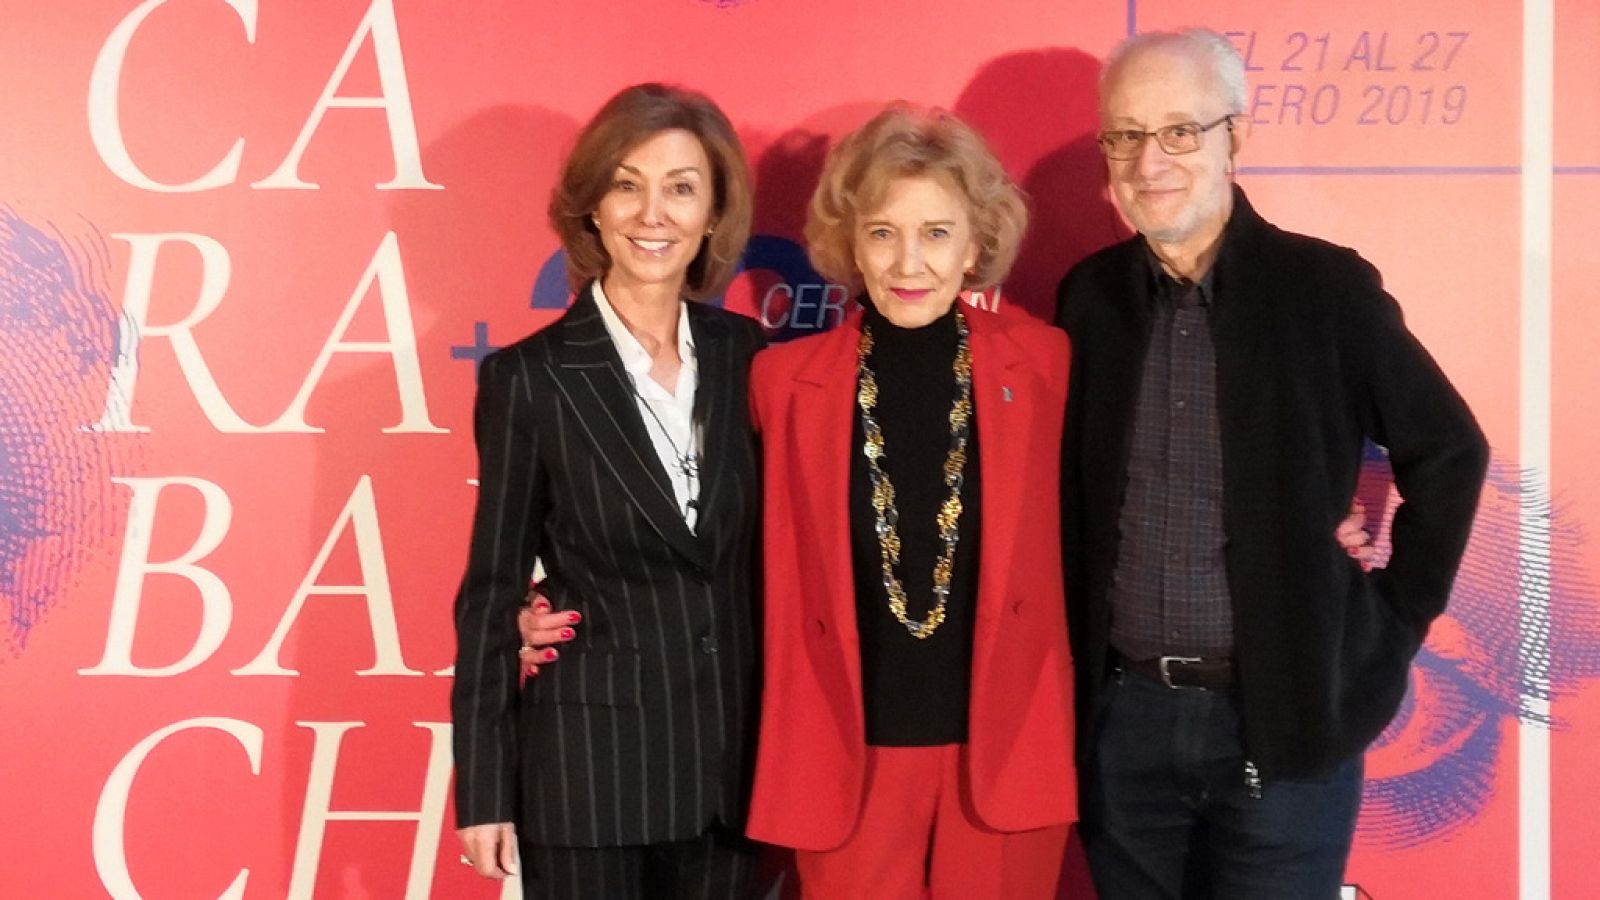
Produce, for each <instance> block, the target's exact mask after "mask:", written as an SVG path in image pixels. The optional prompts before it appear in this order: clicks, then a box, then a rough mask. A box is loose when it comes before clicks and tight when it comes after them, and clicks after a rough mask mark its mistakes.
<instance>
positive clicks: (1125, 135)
mask: <svg viewBox="0 0 1600 900" xmlns="http://www.w3.org/2000/svg"><path fill="white" fill-rule="evenodd" d="M1236 115H1238V113H1229V114H1228V115H1225V116H1223V117H1222V118H1220V119H1218V120H1216V121H1215V122H1212V123H1211V124H1210V125H1201V124H1200V123H1199V122H1179V123H1178V124H1176V125H1168V126H1166V127H1164V128H1157V129H1156V130H1155V131H1140V130H1138V129H1136V128H1125V129H1120V130H1116V131H1102V132H1100V134H1099V135H1098V136H1097V137H1096V140H1097V141H1099V143H1100V150H1101V151H1102V152H1104V153H1105V155H1106V158H1107V159H1136V158H1138V156H1139V152H1140V151H1141V150H1143V149H1144V142H1145V139H1146V138H1149V137H1154V138H1155V139H1156V143H1157V144H1160V145H1161V149H1162V150H1164V151H1166V153H1167V155H1168V156H1182V155H1183V154H1185V153H1193V152H1195V151H1196V150H1199V149H1200V144H1201V138H1202V136H1203V135H1205V133H1206V132H1208V131H1210V130H1211V129H1213V128H1215V127H1217V126H1218V125H1221V124H1223V123H1224V122H1226V123H1227V125H1228V130H1229V131H1230V132H1231V131H1233V117H1234V116H1236Z"/></svg>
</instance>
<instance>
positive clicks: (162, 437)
mask: <svg viewBox="0 0 1600 900" xmlns="http://www.w3.org/2000/svg"><path fill="white" fill-rule="evenodd" d="M1184 25H1206V26H1209V27H1212V28H1215V29H1217V30H1219V31H1224V32H1227V33H1228V34H1229V36H1230V37H1231V38H1232V39H1233V40H1234V41H1235V43H1236V45H1237V46H1238V47H1239V49H1240V50H1241V52H1242V53H1244V54H1245V57H1246V60H1247V63H1248V65H1249V68H1250V77H1251V88H1250V95H1249V96H1250V104H1249V109H1248V111H1247V115H1248V116H1249V117H1250V119H1251V121H1252V136H1251V139H1250V142H1249V144H1248V146H1247V148H1246V152H1245V156H1244V157H1243V159H1242V163H1243V168H1242V170H1241V175H1240V179H1241V182H1242V183H1243V184H1244V185H1245V186H1246V188H1247V189H1248V190H1250V192H1251V197H1252V200H1253V202H1254V203H1255V204H1256V205H1257V207H1258V208H1259V209H1261V210H1262V211H1263V213H1264V214H1265V215H1266V216H1267V217H1268V218H1269V219H1271V220H1273V221H1275V222H1276V223H1278V224H1280V225H1282V226H1284V227H1286V228H1289V229H1291V230H1296V231H1302V232H1307V233H1311V234H1315V235H1318V236H1320V237H1324V238H1328V239H1330V240H1333V241H1336V242H1339V243H1342V244H1346V245H1349V246H1352V247H1355V248H1357V249H1359V250H1360V251H1361V252H1362V253H1363V254H1364V255H1365V256H1367V258H1368V259H1370V260H1372V261H1373V262H1374V263H1375V264H1376V265H1378V267H1379V268H1380V269H1382V271H1383V272H1384V275H1385V278H1386V282H1387V284H1388V286H1389V287H1390V289H1391V291H1392V292H1393V293H1394V294H1395V295H1396V296H1397V297H1398V298H1399V299H1400V301H1401V303H1402V305H1403V307H1404V309H1405V312H1406V315H1407V319H1408V322H1409V324H1410V326H1411V328H1412V329H1413V330H1414V331H1415V332H1416V333H1417V334H1418V335H1419V336H1420V337H1421V338H1422V340H1423V341H1424V342H1425V343H1426V344H1427V345H1428V347H1429V348H1430V349H1431V350H1432V352H1433V353H1434V354H1435V356H1436V357H1437V358H1438V360H1439V361H1440V363H1441V365H1442V366H1443V367H1444V369H1445V370H1446V372H1447V373H1449V375H1450V377H1451V378H1452V379H1453V380H1454V381H1455V383H1456V384H1457V385H1458V386H1459V387H1460V389H1461V390H1462V392H1463V393H1464V394H1465V395H1466V397H1467V398H1468V400H1469V402H1470V403H1471V404H1472V406H1473V408H1474V410H1475V411H1476V413H1477V414H1478V416H1479V418H1480V420H1481V422H1482V424H1483V426H1484V428H1485V430H1486V431H1487V433H1488V435H1489V438H1490V441H1491V444H1492V445H1493V448H1494V453H1495V463H1494V468H1493V470H1492V472H1491V475H1490V479H1489V483H1488V485H1487V486H1486V488H1485V492H1484V496H1483V505H1482V508H1481V513H1480V517H1479V521H1478V525H1477V527H1476V531H1475V534H1474V537H1473V541H1472V545H1471V548H1470V551H1469V557H1468V560H1467V563H1466V565H1465V567H1464V569H1463V573H1462V576H1461V579H1460V581H1459V584H1458V586H1457V588H1456V591H1455V595H1454V597H1453V599H1452V605H1451V611H1450V612H1449V613H1448V614H1447V615H1446V617H1445V618H1444V619H1442V620H1441V621H1440V623H1439V625H1438V626H1437V627H1436V628H1435V630H1434V633H1433V634H1432V636H1431V638H1430V640H1429V643H1428V645H1427V647H1426V648H1425V650H1424V652H1423V654H1422V655H1421V656H1420V657H1419V659H1418V662H1417V665H1416V667H1415V669H1414V671H1413V679H1412V690H1411V694H1410V696H1409V698H1408V700H1407V703H1406V706H1405V708H1404V709H1403V710H1402V712H1401V714H1400V716H1399V718H1398V719H1397V720H1396V722H1395V724H1394V725H1393V726H1392V727H1391V728H1390V729H1389V731H1388V732H1387V733H1386V734H1385V735H1384V737H1383V738H1382V739H1381V740H1380V741H1379V742H1378V744H1377V745H1376V746H1375V747H1374V748H1373V750H1372V752H1371V754H1370V756H1369V759H1368V767H1367V773H1368V786H1367V795H1366V804H1365V806H1364V810H1363V815H1362V820H1361V823H1360V827H1359V831H1358V835H1357V845H1356V852H1355V855H1354V858H1353V860H1352V862H1351V866H1350V873H1349V880H1350V881H1351V882H1352V883H1353V884H1359V885H1360V889H1361V890H1364V891H1365V892H1366V893H1367V894H1368V895H1370V896H1371V897H1373V898H1376V900H1406V898H1415V897H1422V896H1439V897H1459V898H1481V900H1504V898H1509V897H1520V898H1525V900H1531V898H1537V897H1548V896H1554V897H1559V898H1570V900H1577V898H1581V897H1587V896H1592V891H1593V888H1592V887H1591V886H1590V882H1591V880H1592V879H1591V876H1590V875H1589V874H1588V863H1587V861H1586V858H1587V854H1588V852H1589V850H1590V848H1592V847H1593V846H1594V845H1595V844H1596V843H1597V841H1600V826H1596V825H1595V824H1594V817H1593V816H1592V815H1591V814H1590V813H1591V811H1592V808H1593V805H1594V802H1595V801H1596V799H1600V774H1597V772H1596V768H1595V766H1594V765H1593V764H1592V751H1588V748H1592V747H1594V746H1595V742H1596V741H1597V740H1600V692H1597V689H1596V688H1595V686H1594V680H1595V677H1596V676H1597V675H1600V611H1597V606H1596V604H1597V591H1596V588H1595V584H1596V573H1597V571H1600V559H1597V555H1600V554H1597V548H1596V545H1595V544H1594V543H1593V542H1591V541H1590V540H1589V539H1588V538H1587V534H1588V532H1589V530H1592V529H1593V528H1594V527H1596V523H1597V517H1600V474H1596V470H1595V467H1594V466H1593V465H1592V462H1591V461H1592V460H1593V459H1594V458H1595V457H1596V456H1597V455H1600V429H1597V428H1596V426H1595V421H1596V420H1595V417H1594V415H1593V413H1592V410H1591V409H1590V408H1589V406H1588V404H1589V403H1591V402H1593V400H1592V397H1590V396H1589V394H1590V392H1591V391H1592V389H1593V385H1595V384H1600V359H1597V355H1596V354H1595V353H1594V352H1593V351H1592V344H1593V342H1594V339H1595V338H1596V337H1597V336H1600V311H1597V309H1596V306H1595V303H1594V288H1593V285H1594V284H1596V283H1597V282H1600V262H1597V257H1596V255H1595V254H1594V253H1593V252H1590V251H1586V250H1585V249H1584V244H1586V238H1585V237H1584V236H1583V235H1584V234H1585V233H1586V230H1587V229H1588V228H1591V227H1593V219H1594V214H1593V210H1594V209H1595V208H1596V206H1597V205H1600V150H1597V149H1596V148H1600V118H1597V117H1596V116H1595V111H1596V109H1600V63H1597V61H1596V55H1595V53H1594V47H1595V46H1596V45H1600V4H1597V3H1596V2H1595V0H1558V2H1553V3H1552V2H1549V0H1545V2H1532V0H1530V2H1527V3H1509V2H1491V3H1484V4H1477V5H1475V6H1474V5H1464V4H1451V3H1442V2H1437V0H1402V2H1400V3H1382V2H1376V0H1353V2H1350V3H1345V4H1324V5H1322V6H1321V7H1317V8H1314V9H1313V8H1311V7H1306V6H1299V7H1297V6H1295V5H1284V4H1268V3H1251V2H1242V0H1231V2H1230V0H1191V2H1184V3H1178V2H1175V0H1126V2H1121V0H1097V2H1092V3H1091V2H1079V3H1061V2H1045V0H1016V2H1008V3H993V2H977V0H942V2H937V3H929V2H920V3H918V2H909V0H881V2H875V3H858V2H852V0H806V2H797V0H608V2H604V3H560V4H554V3H541V4H534V3H526V2H509V0H479V2H473V3H446V2H440V0H314V2H313V0H143V2H137V0H76V2H64V3H22V2H20V0H0V48H3V51H4V52H3V53H0V83H3V84H5V85H6V86H7V87H6V89H5V90H4V91H0V122H3V123H4V124H5V133H6V136H5V138H4V142H3V145H0V146H3V150H0V321H3V323H4V327H3V330H0V342H3V352H0V443H3V448H0V529H3V533H0V606H3V608H4V611H5V613H6V618H5V620H4V623H3V624H0V796H3V797H4V798H5V811H4V813H3V814H0V835H3V836H4V846H5V848H6V850H7V855H8V859H9V862H8V863H7V865H6V866H4V868H3V872H0V896H6V897H96V896H107V895H109V896H112V897H116V898H135V897H143V898H148V900H157V898H194V897H230V898H239V897H244V898H251V897H263V898H264V897H282V896H289V897H296V898H305V897H311V896H314V895H315V896H323V897H351V898H362V897H401V896H404V897H428V896H440V897H445V896H448V897H493V896H496V888H495V886H494V885H492V884H490V883H488V882H484V881H482V880H481V879H478V878H477V877H476V876H474V875H473V874H471V873H470V872H469V871H468V870H466V868H465V867H462V866H459V865H457V864H456V863H455V861H454V860H455V857H456V854H457V852H458V850H457V847H456V842H455V838H454V836H453V835H452V833H451V832H452V830H453V815H454V814H453V811H452V809H451V802H450V779H451V766H450V750H449V744H450V729H449V715H448V708H447V703H446V699H447V695H448V691H449V687H450V677H451V672H450V670H449V666H450V663H451V658H452V654H453V634H452V628H451V618H450V610H451V602H452V599H453V596H454V589H455V585H456V582H457V579H458V578H459V576H460V570H461V566H462V562H463V558H464V554H465V550H466V540H467V529H468V521H469V515H470V511H471V507H472V503H473V499H474V485H473V481H472V479H473V478H474V474H475V472H474V465H475V464H474V456H473V448H472V438H471V430H470V426H471V421H470V419H471V398H472V393H473V385H474V373H475V363H476V361H477V360H478V359H479V358H481V356H482V355H483V354H484V353H485V352H486V351H487V350H488V349H491V348H493V347H495V346H500V345H504V344H508V343H510V342H512V341H514V340H516V339H517V338H519V337H521V336H522V335H524V334H527V333H528V332H530V331H532V330H535V329H537V328H540V327H543V326H544V325H546V324H547V323H549V322H550V321H551V320H552V319H553V318H554V317H555V316H556V315H558V314H559V312H560V310H561V309H562V308H563V307H564V306H565V304H566V302H567V299H568V298H567V293H566V287H565V279H564V274H563V273H564V268H563V266H564V263H563V261H562V259H561V257H560V255H559V253H558V249H559V247H558V244H557V241H556V240H555V237H554V235H553V234H552V232H551V231H550V229H549V228H548V226H547V225H546V223H545V220H544V208H545V204H546V201H547V198H548V196H549V192H550V189H551V187H552V184H553V181H554V178H555V175H556V170H557V166H558V164H559V161H560V160H561V159H562V157H563V156H564V154H565V153H566V151H567V150H568V148H569V147H570V144H571V142H572V140H573V138H574V136H575V135H576V133H577V130H578V128H579V127H580V125H581V124H582V123H583V122H584V121H585V120H586V119H587V118H588V117H589V116H590V115H591V114H592V113H593V112H594V111H595V110H596V109H597V108H598V106H599V105H600V104H601V102H603V101H604V100H605V99H606V98H607V97H609V96H610V95H611V94H613V93H615V92H616V91H617V90H618V89H619V88H621V87H623V86H625V85H628V84H632V83H636V82H640V81H647V80H662V81H670V82H676V83H680V84H683V85H687V86H690V87H694V88H697V89H700V90H703V91H705V92H707V93H708V94H710V95H711V96H712V97H713V98H715V99H716V100H717V101H718V103H719V104H721V105H722V107H723V108H724V109H725V110H726V111H727V112H728V113H729V115H730V117H731V118H732V119H733V120H734V122H735V124H736V125H737V127H738V129H739V132H740V135H741V137H742V138H743V140H744V142H745V145H746V147H747V149H748V151H749V153H750V158H751V163H752V167H753V169H754V174H755V183H756V192H757V195H756V204H757V208H756V222H755V238H754V239H753V240H752V243H751V245H750V248H749V250H748V252H747V254H746V258H745V260H744V269H743V271H742V272H741V274H740V275H739V276H738V278H737V279H736V281H735V282H734V284H733V286H732V287H731V288H730V289H729V291H728V293H727V295H726V297H725V298H724V299H723V300H722V301H721V302H723V303H724V304H725V305H726V306H728V307H729V308H732V309H735V310H738V311H740V312H743V313H746V314H748V315H751V316H755V317H757V318H758V319H760V320H761V321H762V323H763V324H764V325H765V326H766V327H767V328H768V330H769V332H770V333H771V334H772V336H773V337H774V338H775V339H784V338H788V337H793V336H796V335H802V334H806V333H810V332H813V331H816V330H818V329H821V328H826V327H830V326H831V325H833V324H835V323H836V322H837V321H838V319H839V318H840V316H841V315H842V312H843V309H844V307H845V305H846V304H847V302H848V298H847V297H846V295H845V292H844V290H843V289H842V288H840V287H839V286H836V285H829V284H827V283H825V282H824V281H823V280H822V279H820V278H819V277H818V276H817V275H816V274H815V273H814V272H813V271H812V270H811V268H810V266H809V265H808V264H807V262H806V260H805V256H804V252H803V249H802V245H801V241H800V232H801V227H802V223H803V219H804V208H805V200H806V198H807V197H808V196H809V193H810V190H811V188H812V186H813V185H814V184H815V179H816V176H817V173H818V171H819V169H820V166H821V163H822V159H823V156H824V153H825V152H826V149H827V147H828V145H829V142H830V141H831V140H832V139H834V138H836V137H838V136H839V135H840V134H842V133H843V132H845V131H847V130H848V129H850V128H852V127H854V126H855V125H858V124H860V123H861V122H862V121H864V120H865V118H866V117H867V116H869V115H870V114H872V113H873V112H875V111H876V110H878V109H879V108H881V106H882V105H883V104H884V103H885V102H887V101H889V100H893V99H896V98H904V99H908V100H912V101H916V102H919V103H925V104H934V105H940V106H944V107H947V108H949V109H952V110H954V111H955V112H957V113H958V114H960V115H961V116H963V117H964V118H966V119H967V120H968V121H969V122H971V123H972V124H973V125H975V126H976V127H978V128H979V129H980V130H981V131H982V132H983V133H984V134H985V135H986V136H987V137H988V138H989V140H990V141H991V142H992V145H993V147H994V149H995V150H996V152H997V154H998V155H999V157H1000V158H1001V160H1002V161H1003V162H1004V163H1005V165H1006V166H1007V168H1008V170H1009V171H1010V172H1011V173H1012V175H1013V176H1014V177H1015V178H1016V179H1017V181H1018V182H1019V183H1020V184H1021V185H1022V186H1023V187H1024V188H1025V189H1026V191H1027V193H1028V194H1029V196H1030V198H1031V201H1032V204H1033V208H1034V211H1035V226H1034V228H1033V231H1032V233H1031V234H1030V236H1029V238H1028V241H1027V243H1026V245H1025V247H1024V249H1023V253H1022V256H1021V259H1020V261H1019V263H1018V265H1017V268H1016V271H1015V272H1014V274H1013V276H1012V278H1011V279H1010V280H1009V281H1008V282H1007V283H1006V284H1005V285H1004V286H1003V287H1002V288H1001V289H999V290H998V291H990V292H987V293H986V294H984V295H981V296H977V297H974V298H972V300H973V302H974V303H975V304H976V305H978V306H980V307H983V308H985V309H988V310H991V311H996V312H998V314H1001V315H1033V316H1048V314H1049V311H1050V307H1051V304H1052V302H1053V296H1054V285H1055V283H1056V281H1057V280H1058V279H1059V278H1060V277H1061V275H1062V274H1063V273H1065V271H1066V270H1067V268H1068V267H1069V266H1070V265H1071V264H1072V263H1073V262H1075V261H1076V260H1078V259H1079V258H1081V257H1082V256H1084V255H1085V254H1087V253H1088V252H1090V251H1092V250H1094V249H1097V248H1098V247H1101V246H1103V245H1105V244H1106V243H1108V242H1110V241H1113V240H1115V239H1118V238H1120V237H1121V236H1123V235H1125V234H1126V233H1127V231H1126V226H1124V225H1123V223H1122V222H1121V221H1120V219H1119V218H1118V217H1117V215H1116V213H1115V211H1114V210H1113V209H1112V207H1111V206H1110V204H1109V202H1108V199H1107V197H1106V193H1105V190H1104V185H1103V182H1104V169H1103V163H1102V161H1101V159H1100V157H1099V155H1098V152H1097V150H1096V148H1095V145H1094V142H1093V137H1092V135H1093V131H1094V130H1095V127H1096V113H1095V84H1096V78H1097V75H1098V66H1099V60H1100V59H1101V58H1102V57H1103V56H1104V55H1105V53H1106V52H1107V51H1108V50H1110V48H1111V47H1112V46H1114V45H1115V43H1116V42H1117V41H1118V40H1120V39H1121V38H1123V37H1125V36H1126V35H1127V34H1128V33H1129V31H1130V30H1131V29H1145V28H1162V27H1178V26H1184ZM1541 123H1542V124H1541ZM1369 489H1370V491H1371V492H1372V493H1371V498H1370V499H1372V500H1374V502H1372V503H1369V508H1372V509H1374V510H1381V509H1383V508H1384V506H1385V504H1386V502H1387V501H1386V497H1385V493H1384V491H1385V490H1386V488H1385V487H1384V485H1383V483H1382V480H1381V477H1375V478H1374V480H1373V483H1372V485H1371V486H1370V488H1369ZM1374 517H1375V520H1374V525H1375V526H1376V525H1378V524H1379V522H1378V519H1377V513H1376V512H1375V513H1374ZM1381 543H1382V538H1381V535H1380V544H1381ZM1586 751H1588V752H1587V755H1586Z"/></svg>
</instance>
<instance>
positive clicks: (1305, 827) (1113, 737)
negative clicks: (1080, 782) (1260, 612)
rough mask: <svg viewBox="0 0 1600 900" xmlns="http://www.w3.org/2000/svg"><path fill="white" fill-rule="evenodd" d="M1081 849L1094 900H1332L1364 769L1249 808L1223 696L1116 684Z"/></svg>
mask: <svg viewBox="0 0 1600 900" xmlns="http://www.w3.org/2000/svg"><path fill="white" fill-rule="evenodd" d="M1093 729H1094V731H1093V734H1091V736H1090V738H1091V740H1092V741H1093V743H1092V745H1091V749H1090V759H1089V761H1088V765H1087V766H1086V767H1085V771H1084V773H1083V779H1084V791H1083V838H1084V849H1085V850H1086V851H1087V853H1088V857H1089V868H1090V872H1091V873H1092V875H1093V876H1094V882H1095V888H1096V890H1097V891H1098V892H1099V894H1100V897H1101V898H1102V900H1146V898H1149V900H1211V898H1215V900H1336V898H1337V897H1338V895H1339V885H1340V883H1341V881H1342V880H1343V876H1344V867H1345V861H1346V860H1347V859H1348V857H1349V855H1350V841H1351V837H1352V836H1353V835H1354V833H1355V825H1356V812H1357V810H1358V809H1359V808H1360V806H1361V758H1360V757H1359V756H1357V757H1355V758H1353V759H1350V760H1348V761H1346V762H1345V763H1343V764H1341V765H1340V766H1339V767H1338V768H1337V769H1336V770H1334V771H1333V772H1331V773H1328V774H1327V775H1325V776H1323V777H1318V778H1306V779H1294V780H1273V781H1268V782H1266V783H1265V784H1264V785H1262V786H1261V791H1260V798H1259V799H1257V798H1255V797H1252V796H1251V792H1250V789H1249V786H1248V785H1247V783H1246V779H1245V757H1244V750H1243V747H1242V746H1241V744H1240V733H1241V728H1240V724H1239V711H1238V707H1237V704H1236V703H1235V701H1234V699H1233V696H1232V694H1231V693H1228V692H1213V691H1197V690H1173V689H1170V688H1167V687H1164V686H1162V685H1161V684H1159V683H1158V682H1155V681H1152V680H1150V679H1148V678H1146V677H1144V676H1142V675H1138V674H1134V673H1118V674H1116V675H1113V676H1112V677H1111V678H1110V679H1109V680H1108V682H1107V685H1106V690H1105V693H1104V694H1103V695H1102V697H1101V700H1100V704H1099V709H1098V710H1096V715H1095V722H1094V725H1093Z"/></svg>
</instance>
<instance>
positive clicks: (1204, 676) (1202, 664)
mask: <svg viewBox="0 0 1600 900" xmlns="http://www.w3.org/2000/svg"><path fill="white" fill-rule="evenodd" d="M1117 664H1118V665H1119V666H1121V667H1122V669H1123V671H1127V672H1133V673H1134V674H1137V675H1142V676H1144V677H1145V678H1148V679H1150V680H1151V681H1154V682H1157V683H1159V684H1162V685H1165V686H1167V687H1169V688H1172V689H1174V690H1177V689H1179V688H1190V689H1198V690H1202V691H1225V690H1227V689H1229V688H1231V687H1233V660H1231V659H1229V658H1227V657H1225V656H1213V657H1207V658H1204V659H1202V658H1200V657H1198V656H1157V657H1155V658H1154V659H1119V660H1118V661H1117Z"/></svg>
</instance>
